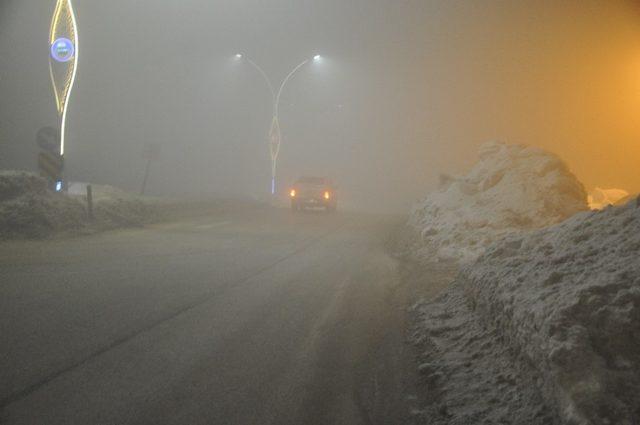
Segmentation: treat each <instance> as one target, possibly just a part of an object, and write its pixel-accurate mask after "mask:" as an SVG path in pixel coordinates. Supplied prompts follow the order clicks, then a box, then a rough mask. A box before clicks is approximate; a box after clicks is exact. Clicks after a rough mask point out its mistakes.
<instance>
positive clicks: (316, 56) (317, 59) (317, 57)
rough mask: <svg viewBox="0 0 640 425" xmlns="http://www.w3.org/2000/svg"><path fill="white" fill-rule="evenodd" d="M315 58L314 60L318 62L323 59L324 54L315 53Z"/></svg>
mask: <svg viewBox="0 0 640 425" xmlns="http://www.w3.org/2000/svg"><path fill="white" fill-rule="evenodd" d="M313 60H314V61H316V62H318V61H320V60H322V56H320V55H315V56H314V57H313Z"/></svg>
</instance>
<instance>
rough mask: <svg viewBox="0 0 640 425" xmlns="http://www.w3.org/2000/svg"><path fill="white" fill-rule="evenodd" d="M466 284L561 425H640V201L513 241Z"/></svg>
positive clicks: (472, 268) (472, 301)
mask: <svg viewBox="0 0 640 425" xmlns="http://www.w3.org/2000/svg"><path fill="white" fill-rule="evenodd" d="M458 282H459V284H460V285H461V286H462V287H463V291H464V295H465V299H466V301H467V303H468V304H469V305H470V306H471V308H472V309H473V310H474V311H475V312H476V313H477V314H478V315H479V317H481V318H483V319H484V323H485V324H486V325H487V326H488V327H489V328H490V329H495V332H496V335H497V338H496V341H500V342H502V343H504V344H505V345H506V346H508V347H510V349H512V350H513V352H514V353H517V354H518V355H519V356H520V357H521V358H522V359H524V360H525V362H524V363H528V364H531V365H533V366H534V367H535V368H536V369H537V371H538V373H539V374H540V376H541V380H540V387H541V388H542V394H543V396H544V397H545V399H546V400H547V401H548V402H549V403H552V404H553V405H555V407H556V409H557V411H558V414H559V417H560V419H561V421H562V423H567V424H569V423H570V424H629V425H631V424H637V423H640V199H639V200H638V201H632V202H629V203H628V204H627V205H626V206H623V207H609V208H607V209H605V210H603V211H598V212H585V213H580V214H578V215H576V216H574V217H572V218H571V219H569V220H567V221H565V222H564V223H562V224H560V225H557V226H553V227H550V228H546V229H542V230H538V231H535V232H531V233H528V234H524V235H511V236H509V237H507V238H505V239H504V240H503V241H501V242H499V243H497V244H495V245H493V246H492V247H491V248H489V249H488V250H487V252H486V253H485V254H483V255H482V256H481V257H480V258H479V259H478V261H477V262H476V263H475V264H473V265H468V266H467V267H465V268H464V269H463V270H462V272H461V275H460V277H459V281H458Z"/></svg>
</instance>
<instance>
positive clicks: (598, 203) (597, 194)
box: [588, 187, 631, 210]
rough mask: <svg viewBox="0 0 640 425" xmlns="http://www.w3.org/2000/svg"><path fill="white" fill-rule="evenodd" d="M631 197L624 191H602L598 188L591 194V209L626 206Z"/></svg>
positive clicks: (589, 198)
mask: <svg viewBox="0 0 640 425" xmlns="http://www.w3.org/2000/svg"><path fill="white" fill-rule="evenodd" d="M630 197H631V195H629V192H627V191H626V190H623V189H601V188H599V187H596V188H595V189H593V190H592V191H591V192H589V197H588V200H589V208H591V209H592V210H601V209H603V208H606V207H608V206H609V205H623V204H626V203H627V202H628V201H629V199H630Z"/></svg>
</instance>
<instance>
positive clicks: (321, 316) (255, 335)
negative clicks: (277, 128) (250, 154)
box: [0, 208, 411, 425]
mask: <svg viewBox="0 0 640 425" xmlns="http://www.w3.org/2000/svg"><path fill="white" fill-rule="evenodd" d="M395 224H396V221H395V220H394V219H392V218H389V217H381V216H373V215H358V214H352V213H337V214H333V215H325V214H314V213H308V214H298V215H294V214H291V213H289V212H288V211H283V210H275V209H269V208H263V209H258V210H255V211H244V212H241V213H237V212H236V213H233V214H231V213H228V214H225V215H216V216H204V217H199V218H189V219H188V220H184V221H178V222H171V223H163V224H157V225H153V226H150V227H147V228H145V229H134V230H122V231H116V232H109V233H104V234H100V235H94V236H87V237H79V238H71V239H58V240H49V241H39V242H6V243H0V282H1V284H0V331H1V332H0V409H1V410H0V422H1V423H7V424H48V425H51V424H67V425H68V424H82V425H88V424H118V425H120V424H189V425H195V424H261V425H264V424H279V425H286V424H297V425H300V424H311V425H313V424H353V425H357V424H365V425H366V424H391V423H400V422H401V421H403V420H404V417H403V415H404V414H405V413H406V411H407V407H406V406H405V403H404V400H405V398H406V397H405V396H406V395H407V394H408V393H410V390H408V389H407V388H408V387H410V385H411V384H410V382H408V380H407V378H406V376H405V375H406V374H405V373H404V372H403V369H404V368H406V366H407V358H408V357H410V354H409V353H408V352H407V350H408V349H407V347H406V345H405V344H404V338H405V334H404V332H405V323H404V320H405V318H404V315H405V314H404V311H405V307H406V305H405V295H404V293H403V292H404V291H403V288H402V285H400V284H399V279H398V276H397V275H398V267H397V264H396V262H395V261H394V260H393V259H391V258H390V257H389V256H388V255H387V254H386V252H385V249H384V242H385V240H386V238H387V236H388V234H389V232H390V231H392V230H393V227H394V225H395Z"/></svg>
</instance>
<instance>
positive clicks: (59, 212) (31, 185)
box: [0, 171, 85, 239]
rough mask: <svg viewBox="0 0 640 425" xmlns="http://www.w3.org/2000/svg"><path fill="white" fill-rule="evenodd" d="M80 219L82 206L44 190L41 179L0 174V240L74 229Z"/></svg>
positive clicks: (44, 182)
mask: <svg viewBox="0 0 640 425" xmlns="http://www.w3.org/2000/svg"><path fill="white" fill-rule="evenodd" d="M84 216H85V210H84V207H83V205H82V203H80V202H79V201H77V200H75V199H71V198H69V197H67V196H65V195H63V194H59V193H54V192H52V191H50V190H48V189H47V183H46V181H45V179H43V178H42V177H39V176H37V175H35V174H32V173H27V172H21V171H0V239H2V238H8V237H18V236H26V237H42V236H46V235H47V234H49V233H52V232H54V231H58V230H69V229H76V228H78V227H80V225H81V223H82V220H83V218H84Z"/></svg>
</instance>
